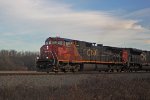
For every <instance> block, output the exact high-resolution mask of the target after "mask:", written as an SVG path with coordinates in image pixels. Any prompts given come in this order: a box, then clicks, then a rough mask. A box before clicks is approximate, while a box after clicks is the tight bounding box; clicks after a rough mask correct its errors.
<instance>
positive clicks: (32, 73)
mask: <svg viewBox="0 0 150 100" xmlns="http://www.w3.org/2000/svg"><path fill="white" fill-rule="evenodd" d="M137 73H140V74H143V73H149V74H150V72H144V71H143V72H142V71H140V72H98V71H84V72H74V73H73V72H66V73H64V72H58V73H55V72H50V73H46V72H36V71H0V76H13V75H71V74H74V75H77V74H137Z"/></svg>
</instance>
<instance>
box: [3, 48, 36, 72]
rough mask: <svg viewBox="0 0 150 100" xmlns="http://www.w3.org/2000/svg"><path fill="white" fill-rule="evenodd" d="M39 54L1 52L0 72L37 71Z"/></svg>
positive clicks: (13, 51) (11, 51) (14, 51)
mask: <svg viewBox="0 0 150 100" xmlns="http://www.w3.org/2000/svg"><path fill="white" fill-rule="evenodd" d="M37 55H38V52H29V51H21V52H18V51H16V50H0V70H35V60H36V56H37Z"/></svg>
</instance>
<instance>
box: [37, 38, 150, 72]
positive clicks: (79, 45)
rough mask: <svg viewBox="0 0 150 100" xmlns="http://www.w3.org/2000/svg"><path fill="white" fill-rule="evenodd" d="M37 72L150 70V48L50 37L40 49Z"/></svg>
mask: <svg viewBox="0 0 150 100" xmlns="http://www.w3.org/2000/svg"><path fill="white" fill-rule="evenodd" d="M36 67H37V70H38V71H47V72H50V71H54V72H59V71H63V72H67V71H72V72H75V71H83V70H98V71H111V72H113V71H117V72H120V71H138V70H146V71H148V70H150V51H142V50H139V49H134V48H118V47H110V46H103V45H102V44H97V45H96V43H90V42H85V41H79V40H72V39H66V38H60V37H49V38H48V39H46V41H45V44H44V45H43V46H42V47H41V48H40V55H39V56H38V57H37V61H36Z"/></svg>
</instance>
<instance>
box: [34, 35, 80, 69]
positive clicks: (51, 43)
mask: <svg viewBox="0 0 150 100" xmlns="http://www.w3.org/2000/svg"><path fill="white" fill-rule="evenodd" d="M75 43H76V41H75V40H71V39H65V38H59V37H49V38H48V39H46V41H45V45H43V46H42V47H41V49H40V56H39V57H37V58H38V59H37V61H36V66H37V68H38V69H47V68H48V69H51V70H54V69H55V68H54V67H56V66H58V63H61V62H65V63H68V62H70V61H72V60H77V59H78V60H80V59H81V57H80V55H79V54H78V52H77V49H76V44H75Z"/></svg>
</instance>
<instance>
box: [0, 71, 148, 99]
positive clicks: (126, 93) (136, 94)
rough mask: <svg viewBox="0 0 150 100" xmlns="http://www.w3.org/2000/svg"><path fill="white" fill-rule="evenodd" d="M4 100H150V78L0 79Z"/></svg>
mask: <svg viewBox="0 0 150 100" xmlns="http://www.w3.org/2000/svg"><path fill="white" fill-rule="evenodd" d="M0 100H150V74H113V75H112V74H97V75H94V74H92V75H90V74H89V75H49V76H48V75H43V76H0Z"/></svg>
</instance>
